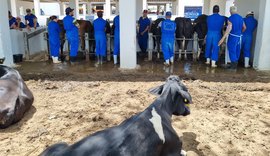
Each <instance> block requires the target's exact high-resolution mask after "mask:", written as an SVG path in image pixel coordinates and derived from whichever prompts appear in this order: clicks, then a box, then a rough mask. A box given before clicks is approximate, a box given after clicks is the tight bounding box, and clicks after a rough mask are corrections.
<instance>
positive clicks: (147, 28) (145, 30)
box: [141, 26, 149, 35]
mask: <svg viewBox="0 0 270 156" xmlns="http://www.w3.org/2000/svg"><path fill="white" fill-rule="evenodd" d="M148 30H149V26H147V27H146V28H145V29H144V31H143V32H141V35H143V34H144V33H145V32H147V31H148Z"/></svg>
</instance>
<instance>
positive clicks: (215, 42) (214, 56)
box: [211, 34, 221, 67]
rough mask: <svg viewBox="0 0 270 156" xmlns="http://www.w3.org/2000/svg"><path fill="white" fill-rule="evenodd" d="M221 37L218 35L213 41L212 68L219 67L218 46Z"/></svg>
mask: <svg viewBox="0 0 270 156" xmlns="http://www.w3.org/2000/svg"><path fill="white" fill-rule="evenodd" d="M220 38H221V36H220V35H218V34H216V35H214V36H213V39H212V49H213V50H212V56H211V60H212V67H217V65H216V62H217V61H218V56H219V46H218V42H219V40H220Z"/></svg>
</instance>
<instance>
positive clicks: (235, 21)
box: [227, 14, 244, 62]
mask: <svg viewBox="0 0 270 156" xmlns="http://www.w3.org/2000/svg"><path fill="white" fill-rule="evenodd" d="M228 20H229V21H230V22H231V23H232V30H231V32H230V35H229V37H228V43H227V47H228V51H229V56H230V60H231V62H238V60H239V57H240V51H241V44H242V43H241V42H242V41H241V40H242V28H243V24H244V20H243V18H242V17H241V16H240V15H238V14H233V15H231V16H230V17H229V19H228Z"/></svg>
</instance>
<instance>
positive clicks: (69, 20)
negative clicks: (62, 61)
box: [63, 15, 79, 57]
mask: <svg viewBox="0 0 270 156" xmlns="http://www.w3.org/2000/svg"><path fill="white" fill-rule="evenodd" d="M74 20H75V19H74V18H73V17H72V16H70V15H67V16H66V17H64V19H63V23H64V28H65V30H66V35H67V39H68V42H69V44H70V57H76V56H77V54H78V49H79V29H78V27H77V26H76V25H75V24H74V23H73V21H74Z"/></svg>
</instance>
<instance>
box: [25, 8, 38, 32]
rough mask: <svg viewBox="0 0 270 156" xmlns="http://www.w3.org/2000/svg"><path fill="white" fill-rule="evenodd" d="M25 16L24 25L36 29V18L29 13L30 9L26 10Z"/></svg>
mask: <svg viewBox="0 0 270 156" xmlns="http://www.w3.org/2000/svg"><path fill="white" fill-rule="evenodd" d="M26 13H27V15H26V16H25V17H24V18H25V24H26V25H27V26H28V27H30V28H37V27H39V23H38V22H37V17H36V16H35V15H34V14H32V13H31V10H30V9H26Z"/></svg>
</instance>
